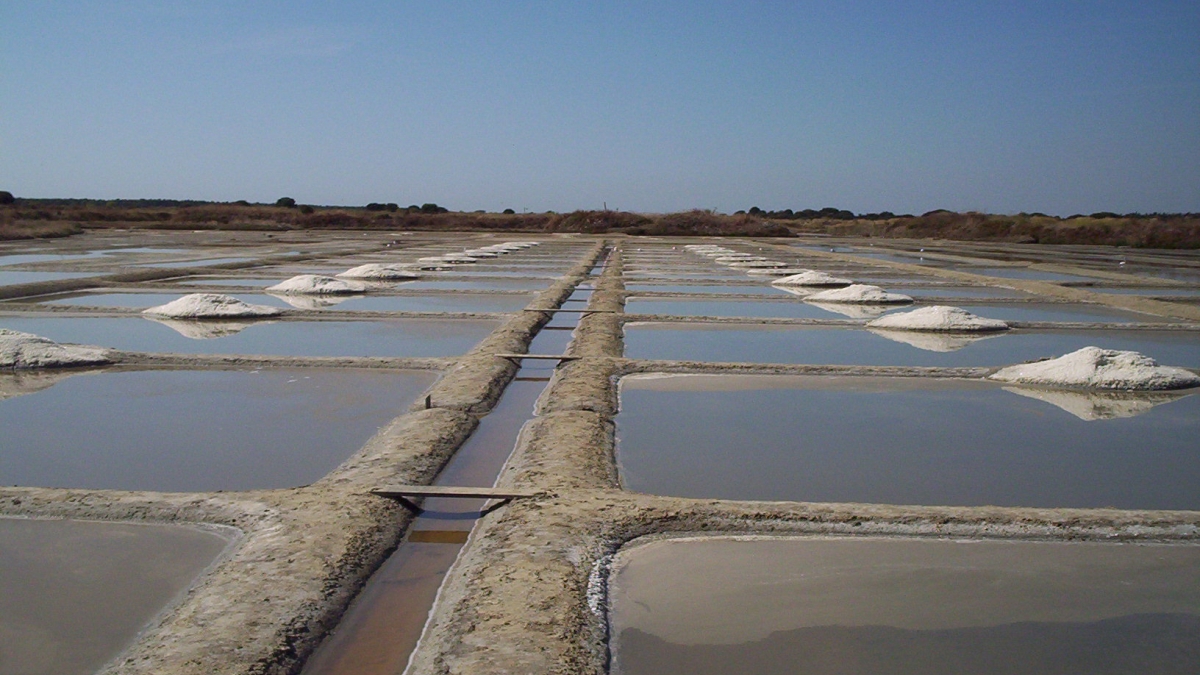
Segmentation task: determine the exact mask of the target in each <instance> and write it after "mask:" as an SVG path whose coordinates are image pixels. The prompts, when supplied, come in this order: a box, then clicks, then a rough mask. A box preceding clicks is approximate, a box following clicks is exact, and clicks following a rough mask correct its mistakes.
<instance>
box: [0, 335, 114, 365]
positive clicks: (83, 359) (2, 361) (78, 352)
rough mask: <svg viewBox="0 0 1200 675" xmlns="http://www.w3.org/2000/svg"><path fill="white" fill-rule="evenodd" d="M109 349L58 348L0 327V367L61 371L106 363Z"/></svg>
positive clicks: (44, 340) (52, 343)
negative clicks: (59, 369)
mask: <svg viewBox="0 0 1200 675" xmlns="http://www.w3.org/2000/svg"><path fill="white" fill-rule="evenodd" d="M110 351H111V350H108V349H104V348H103V347H88V346H84V345H60V344H58V343H57V342H54V341H53V340H48V339H46V338H44V337H41V336H39V335H34V334H33V333H22V332H21V331H16V330H8V329H6V328H0V368H62V367H65V366H88V365H99V364H104V363H108V362H109V361H110V360H111V359H110V358H109V353H110Z"/></svg>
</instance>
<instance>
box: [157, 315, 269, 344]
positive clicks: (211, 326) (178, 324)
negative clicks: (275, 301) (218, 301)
mask: <svg viewBox="0 0 1200 675" xmlns="http://www.w3.org/2000/svg"><path fill="white" fill-rule="evenodd" d="M146 318H147V319H149V320H150V321H153V322H154V323H159V324H162V325H164V326H166V327H167V328H170V329H171V330H173V331H175V332H176V333H179V334H180V335H182V336H183V337H185V338H189V339H191V340H213V339H216V338H223V337H228V336H230V335H237V334H238V333H240V332H242V331H244V330H246V329H247V328H249V327H250V326H255V325H266V324H272V323H275V322H274V321H222V320H218V321H195V320H187V319H163V318H157V317H153V316H148V317H146Z"/></svg>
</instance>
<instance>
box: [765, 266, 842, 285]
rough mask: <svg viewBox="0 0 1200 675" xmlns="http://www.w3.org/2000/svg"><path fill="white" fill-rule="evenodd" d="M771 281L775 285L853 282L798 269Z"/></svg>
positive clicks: (814, 271) (822, 273)
mask: <svg viewBox="0 0 1200 675" xmlns="http://www.w3.org/2000/svg"><path fill="white" fill-rule="evenodd" d="M771 283H772V284H774V285H776V286H849V285H850V284H853V283H854V282H853V281H851V280H850V279H843V278H841V277H835V276H833V275H832V274H826V273H824V272H818V271H816V270H798V271H797V272H796V273H795V274H792V275H791V276H786V277H782V278H780V279H776V280H774V281H772V282H771Z"/></svg>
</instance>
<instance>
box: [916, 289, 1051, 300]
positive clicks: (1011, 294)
mask: <svg viewBox="0 0 1200 675" xmlns="http://www.w3.org/2000/svg"><path fill="white" fill-rule="evenodd" d="M894 290H895V291H896V292H897V293H903V294H905V295H910V296H912V297H914V298H931V299H932V298H936V297H945V298H1027V297H1029V293H1025V292H1023V291H1017V290H1013V289H1011V288H999V287H995V286H992V287H988V286H926V287H904V288H896V289H894Z"/></svg>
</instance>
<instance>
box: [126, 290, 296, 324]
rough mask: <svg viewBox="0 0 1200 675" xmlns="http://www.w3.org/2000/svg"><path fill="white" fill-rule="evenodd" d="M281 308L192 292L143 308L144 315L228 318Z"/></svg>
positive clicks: (273, 312)
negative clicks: (165, 302)
mask: <svg viewBox="0 0 1200 675" xmlns="http://www.w3.org/2000/svg"><path fill="white" fill-rule="evenodd" d="M282 312H283V310H282V309H279V308H278V307H268V306H267V305H251V304H249V303H246V302H242V301H241V300H238V299H237V298H235V297H233V296H231V295H225V294H223V293H192V294H191V295H185V296H183V297H182V298H179V299H178V300H172V301H171V302H168V303H167V304H165V305H159V306H157V307H151V308H150V309H147V310H143V311H142V314H145V315H146V316H162V317H166V318H168V319H229V318H241V317H247V316H275V315H277V314H281V313H282Z"/></svg>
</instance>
